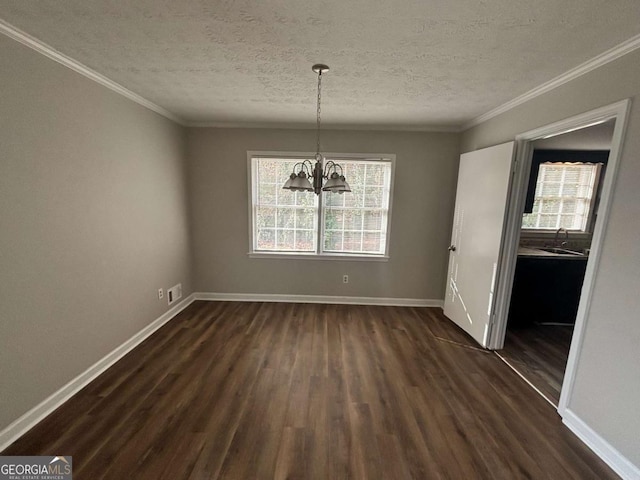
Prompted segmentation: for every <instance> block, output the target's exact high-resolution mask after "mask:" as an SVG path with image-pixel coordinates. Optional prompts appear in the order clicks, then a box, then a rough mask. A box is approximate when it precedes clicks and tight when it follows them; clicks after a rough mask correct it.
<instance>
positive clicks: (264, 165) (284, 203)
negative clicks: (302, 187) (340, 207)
mask: <svg viewBox="0 0 640 480" xmlns="http://www.w3.org/2000/svg"><path fill="white" fill-rule="evenodd" d="M301 160H302V159H293V158H289V159H277V158H254V159H253V161H252V168H253V175H254V177H253V178H254V179H255V180H257V183H256V186H255V188H256V195H255V198H254V202H255V203H256V205H255V207H254V209H253V212H254V214H253V215H254V216H253V222H254V231H255V235H256V238H255V242H254V245H255V247H254V248H255V249H256V250H257V251H260V250H263V251H304V252H315V251H316V241H317V231H318V230H317V229H318V217H317V198H316V196H315V194H313V193H312V192H292V191H290V190H284V189H283V188H282V186H283V185H284V182H285V181H286V180H287V178H288V176H289V174H290V173H291V171H292V170H293V166H294V165H295V164H296V163H298V162H300V161H301Z"/></svg>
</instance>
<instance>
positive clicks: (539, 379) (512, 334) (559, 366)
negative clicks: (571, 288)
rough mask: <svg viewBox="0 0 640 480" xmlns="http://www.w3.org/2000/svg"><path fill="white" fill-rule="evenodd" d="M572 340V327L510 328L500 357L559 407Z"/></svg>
mask: <svg viewBox="0 0 640 480" xmlns="http://www.w3.org/2000/svg"><path fill="white" fill-rule="evenodd" d="M572 336H573V325H529V326H523V327H518V328H509V329H507V336H506V338H505V342H504V349H503V350H500V351H499V352H498V353H499V354H500V355H501V356H502V357H503V358H504V359H505V360H506V361H507V362H509V364H510V365H511V366H512V367H513V368H515V369H516V370H517V371H518V372H519V373H520V374H522V375H523V376H524V377H525V378H526V379H527V380H529V381H530V382H531V383H532V384H533V385H535V386H536V388H537V389H538V390H540V391H541V392H542V393H543V394H544V395H545V396H546V397H547V398H548V399H549V400H550V401H551V402H552V403H553V404H554V405H556V406H557V405H558V402H559V401H560V390H561V389H562V380H563V378H564V371H565V369H566V366H567V358H569V347H570V346H571V337H572Z"/></svg>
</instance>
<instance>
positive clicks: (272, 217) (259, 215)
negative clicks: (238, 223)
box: [256, 207, 276, 228]
mask: <svg viewBox="0 0 640 480" xmlns="http://www.w3.org/2000/svg"><path fill="white" fill-rule="evenodd" d="M256 226H257V227H258V228H263V227H271V228H273V227H275V226H276V209H275V208H274V207H258V208H257V209H256Z"/></svg>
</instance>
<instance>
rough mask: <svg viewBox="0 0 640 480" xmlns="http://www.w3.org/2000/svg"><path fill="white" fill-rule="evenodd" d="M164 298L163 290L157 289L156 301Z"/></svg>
mask: <svg viewBox="0 0 640 480" xmlns="http://www.w3.org/2000/svg"><path fill="white" fill-rule="evenodd" d="M163 298H164V290H163V289H161V288H159V289H158V300H162V299H163Z"/></svg>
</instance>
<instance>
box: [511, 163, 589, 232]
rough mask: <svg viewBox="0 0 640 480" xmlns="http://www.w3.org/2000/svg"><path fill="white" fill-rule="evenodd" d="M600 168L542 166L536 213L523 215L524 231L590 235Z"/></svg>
mask: <svg viewBox="0 0 640 480" xmlns="http://www.w3.org/2000/svg"><path fill="white" fill-rule="evenodd" d="M600 169H601V165H600V164H598V163H578V162H575V163H568V162H563V163H559V162H546V163H542V164H540V167H539V172H538V178H537V181H536V186H535V194H534V201H533V208H532V212H531V213H525V214H524V215H523V219H522V228H523V230H535V231H548V232H555V231H556V230H557V229H558V228H564V229H566V230H569V231H574V232H583V233H586V232H588V230H589V226H590V225H591V220H592V216H593V210H594V208H593V207H594V200H595V197H596V195H595V194H596V190H597V186H598V180H599V177H600Z"/></svg>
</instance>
